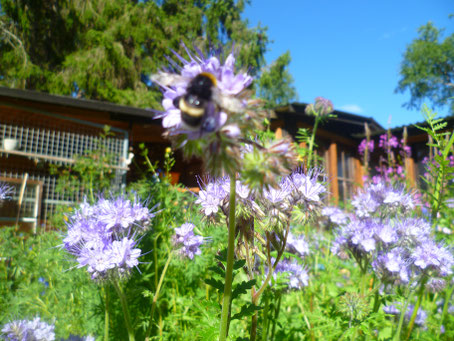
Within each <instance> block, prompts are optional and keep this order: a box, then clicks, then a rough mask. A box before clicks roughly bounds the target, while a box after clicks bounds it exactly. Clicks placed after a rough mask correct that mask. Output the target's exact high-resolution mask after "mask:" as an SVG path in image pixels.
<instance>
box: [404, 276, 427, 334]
mask: <svg viewBox="0 0 454 341" xmlns="http://www.w3.org/2000/svg"><path fill="white" fill-rule="evenodd" d="M426 282H427V279H426V278H424V279H423V280H422V281H421V284H420V287H419V291H418V300H417V301H416V304H415V307H414V309H413V313H412V314H411V318H410V322H409V323H408V330H407V340H409V339H410V335H411V332H412V331H413V327H414V325H415V320H416V315H417V314H418V310H419V307H420V306H421V302H422V297H423V296H424V289H425V287H426Z"/></svg>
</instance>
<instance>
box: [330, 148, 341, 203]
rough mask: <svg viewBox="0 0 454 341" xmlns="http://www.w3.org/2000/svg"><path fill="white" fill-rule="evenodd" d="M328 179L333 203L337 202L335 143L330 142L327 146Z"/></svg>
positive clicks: (337, 184)
mask: <svg viewBox="0 0 454 341" xmlns="http://www.w3.org/2000/svg"><path fill="white" fill-rule="evenodd" d="M328 181H329V189H330V192H331V195H332V198H333V203H334V204H335V205H337V204H339V183H338V181H337V144H336V143H334V142H333V143H331V144H330V145H329V148H328Z"/></svg>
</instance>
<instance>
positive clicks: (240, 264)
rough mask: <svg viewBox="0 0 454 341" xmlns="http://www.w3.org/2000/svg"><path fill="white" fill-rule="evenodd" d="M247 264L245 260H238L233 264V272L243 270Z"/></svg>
mask: <svg viewBox="0 0 454 341" xmlns="http://www.w3.org/2000/svg"><path fill="white" fill-rule="evenodd" d="M245 264H246V260H245V259H240V260H237V261H235V263H234V264H233V270H238V269H241V268H242V267H243V266H244V265H245Z"/></svg>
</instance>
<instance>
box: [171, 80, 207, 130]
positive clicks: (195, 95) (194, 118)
mask: <svg viewBox="0 0 454 341" xmlns="http://www.w3.org/2000/svg"><path fill="white" fill-rule="evenodd" d="M215 86H216V78H215V77H214V76H213V75H212V74H211V73H207V72H202V73H200V74H198V75H197V76H196V77H194V78H193V79H192V80H191V81H190V82H189V85H188V87H187V89H186V94H185V95H183V96H180V97H177V98H175V99H174V101H173V104H174V105H175V107H177V108H178V109H180V111H181V119H182V121H183V122H184V123H185V124H186V125H188V126H189V127H192V128H196V127H199V126H200V125H201V124H202V123H203V121H204V119H207V118H208V117H209V116H210V114H212V112H211V111H212V109H215V106H214V105H212V103H211V102H212V100H213V90H214V87H215Z"/></svg>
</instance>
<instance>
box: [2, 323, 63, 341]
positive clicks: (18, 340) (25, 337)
mask: <svg viewBox="0 0 454 341" xmlns="http://www.w3.org/2000/svg"><path fill="white" fill-rule="evenodd" d="M54 328H55V327H54V326H53V325H50V324H47V323H46V322H43V321H41V319H40V318H39V317H36V318H34V319H33V320H16V321H12V322H9V323H7V324H5V325H4V326H3V328H2V336H3V340H6V341H53V340H55V333H54Z"/></svg>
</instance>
